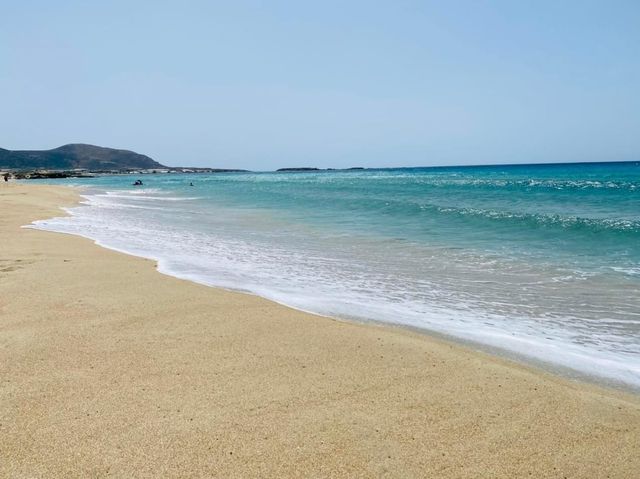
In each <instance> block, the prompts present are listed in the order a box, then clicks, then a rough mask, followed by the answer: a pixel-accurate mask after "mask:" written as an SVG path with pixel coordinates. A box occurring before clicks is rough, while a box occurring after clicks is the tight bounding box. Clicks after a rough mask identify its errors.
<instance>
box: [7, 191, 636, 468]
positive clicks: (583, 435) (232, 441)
mask: <svg viewBox="0 0 640 479" xmlns="http://www.w3.org/2000/svg"><path fill="white" fill-rule="evenodd" d="M77 200H78V195H77V193H76V192H75V191H73V190H71V189H67V188H64V187H52V186H35V185H23V184H16V183H10V184H7V185H5V184H3V185H0V208H1V211H2V214H1V215H0V477H8V478H56V477H64V478H70V477H149V478H157V477H182V478H184V477H239V478H240V477H242V478H245V477H434V478H454V477H456V478H462V477H464V478H467V477H477V478H484V477H492V478H501V477H504V478H519V477H535V478H546V477H549V478H565V477H566V478H607V477H608V478H635V477H638V474H639V472H638V471H640V399H639V398H638V397H637V396H634V395H631V394H627V393H623V392H619V391H614V390H609V389H605V388H601V387H598V386H595V385H591V384H584V383H578V382H573V381H569V380H566V379H564V378H560V377H556V376H553V375H551V374H549V373H546V372H542V371H538V370H536V369H534V368H529V367H525V366H522V365H518V364H515V363H512V362H509V361H506V360H503V359H500V358H495V357H492V356H490V355H488V354H485V353H481V352H476V351H473V350H471V349H468V348H465V347H463V346H459V345H456V344H451V343H448V342H446V341H442V340H440V339H434V338H431V337H429V336H427V335H423V334H418V333H412V332H410V331H405V330H402V329H397V328H392V327H382V326H376V325H361V324H351V323H347V322H341V321H335V320H332V319H328V318H324V317H318V316H314V315H311V314H306V313H302V312H299V311H296V310H292V309H289V308H286V307H284V306H281V305H278V304H275V303H272V302H270V301H267V300H264V299H261V298H258V297H255V296H250V295H245V294H240V293H234V292H228V291H224V290H219V289H214V288H209V287H205V286H201V285H197V284H193V283H190V282H187V281H182V280H179V279H176V278H172V277H169V276H165V275H162V274H160V273H158V272H157V271H156V269H155V264H154V262H153V261H149V260H145V259H140V258H136V257H132V256H128V255H124V254H120V253H117V252H114V251H110V250H106V249H103V248H100V247H99V246H96V245H95V244H93V242H91V241H90V240H87V239H83V238H80V237H75V236H69V235H63V234H56V233H49V232H43V231H36V230H30V229H24V228H21V226H22V225H26V224H29V223H30V222H31V221H33V220H36V219H40V218H46V217H51V216H56V215H58V216H59V215H61V214H62V212H61V210H60V207H61V206H65V205H71V204H74V203H75V202H77Z"/></svg>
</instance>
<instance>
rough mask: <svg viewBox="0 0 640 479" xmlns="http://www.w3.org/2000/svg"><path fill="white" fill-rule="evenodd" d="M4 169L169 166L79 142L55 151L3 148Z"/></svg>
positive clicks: (0, 160) (0, 151)
mask: <svg viewBox="0 0 640 479" xmlns="http://www.w3.org/2000/svg"><path fill="white" fill-rule="evenodd" d="M0 168H9V169H38V168H41V169H49V170H73V169H86V170H124V169H150V168H166V167H165V166H163V165H161V164H160V163H158V162H157V161H154V160H152V159H151V158H149V157H148V156H145V155H141V154H139V153H135V152H133V151H129V150H116V149H113V148H104V147H101V146H94V145H85V144H80V143H76V144H69V145H64V146H61V147H59V148H54V149H53V150H13V151H12V150H5V149H3V148H0Z"/></svg>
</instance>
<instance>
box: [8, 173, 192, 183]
mask: <svg viewBox="0 0 640 479" xmlns="http://www.w3.org/2000/svg"><path fill="white" fill-rule="evenodd" d="M2 177H3V178H4V181H5V182H7V181H9V173H5V174H4V175H2ZM191 186H193V185H191Z"/></svg>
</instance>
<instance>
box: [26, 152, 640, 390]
mask: <svg viewBox="0 0 640 479" xmlns="http://www.w3.org/2000/svg"><path fill="white" fill-rule="evenodd" d="M136 179H141V180H142V181H143V183H144V185H143V186H133V185H132V183H133V182H134V181H135V180H136ZM49 183H55V184H67V185H73V186H81V187H83V189H82V190H81V194H82V196H83V202H82V204H81V205H80V206H77V207H73V208H69V209H68V210H67V212H68V213H69V216H64V217H63V216H61V217H59V218H53V219H47V220H42V221H36V222H35V223H33V224H32V225H30V226H29V227H32V228H37V229H42V230H48V231H56V232H62V233H70V234H74V235H80V236H84V237H87V238H91V239H92V240H94V241H96V242H97V243H98V244H99V245H102V246H105V247H107V248H111V249H114V250H117V251H122V252H126V253H130V254H133V255H137V256H142V257H146V258H151V259H154V260H156V261H157V262H158V269H159V270H160V271H161V272H162V273H166V274H169V275H173V276H176V277H179V278H184V279H188V280H192V281H195V282H198V283H202V284H206V285H210V286H217V287H222V288H227V289H231V290H238V291H243V292H248V293H252V294H255V295H259V296H263V297H265V298H268V299H271V300H274V301H276V302H279V303H282V304H285V305H288V306H291V307H293V308H297V309H300V310H304V311H309V312H314V313H318V314H320V315H326V316H330V317H335V318H340V319H344V320H351V321H361V322H375V323H386V324H393V325H399V326H404V327H408V328H412V329H416V330H420V331H424V332H427V333H430V334H435V335H442V336H444V337H446V338H449V339H454V340H457V341H461V342H463V343H465V344H468V345H471V346H473V347H477V348H479V349H485V350H490V351H491V352H493V353H496V354H500V355H504V356H506V357H509V358H512V359H516V360H521V361H525V362H530V363H535V364H537V365H541V366H543V367H545V368H550V369H552V370H554V372H559V373H561V374H564V375H567V376H570V377H576V378H581V379H582V378H590V379H594V380H596V381H598V382H604V383H607V384H612V385H620V386H622V387H625V388H631V389H633V390H638V391H640V162H624V163H584V164H544V165H506V166H469V167H431V168H397V169H364V170H361V169H356V170H329V171H325V170H323V171H313V172H264V173H216V174H148V175H139V176H123V175H114V176H101V177H96V178H90V179H77V178H74V179H63V180H50V181H49ZM191 184H193V186H190V185H191Z"/></svg>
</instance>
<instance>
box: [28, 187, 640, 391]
mask: <svg viewBox="0 0 640 479" xmlns="http://www.w3.org/2000/svg"><path fill="white" fill-rule="evenodd" d="M55 186H57V185H55ZM60 186H62V187H65V188H71V189H73V190H74V191H76V193H78V192H79V193H78V195H79V197H80V198H85V197H84V196H83V195H82V192H83V191H84V190H86V189H87V188H91V187H87V186H64V185H60ZM80 198H79V199H78V201H77V202H76V203H75V204H73V205H71V206H69V208H75V207H78V206H80V203H81V202H82V200H81V199H80ZM67 209H68V208H63V209H62V210H63V211H64V213H65V216H69V215H72V214H71V213H69V212H68V211H67ZM58 216H60V215H58ZM46 219H49V218H46ZM46 219H45V220H46ZM23 227H25V228H33V229H35V230H41V231H45V232H53V233H62V234H69V235H72V236H78V237H81V238H85V239H87V240H89V241H91V242H93V243H94V244H95V245H97V246H99V247H101V248H105V249H108V250H111V251H115V252H118V253H121V254H125V255H129V256H133V257H136V258H143V259H146V260H149V261H154V262H155V263H156V270H157V271H158V272H159V273H161V274H164V275H167V276H170V277H173V278H178V279H181V280H185V281H189V282H192V283H195V284H199V285H204V286H207V287H211V288H215V289H220V290H224V291H228V292H235V293H240V294H248V295H251V296H256V297H259V298H262V299H264V300H266V301H269V302H272V303H276V304H278V305H281V306H283V307H286V308H290V309H293V310H296V311H299V312H302V313H306V314H310V315H313V316H318V317H323V318H327V319H332V320H336V321H346V322H350V323H356V324H362V325H376V326H381V327H391V328H396V329H399V330H405V331H410V332H412V333H417V334H422V335H426V336H428V337H430V338H432V339H433V338H437V339H439V340H442V341H445V342H446V343H453V344H456V345H459V346H462V347H464V348H468V349H471V350H474V351H480V352H482V353H486V354H489V355H490V356H492V357H497V358H500V359H503V360H506V361H509V362H514V363H515V364H518V365H521V366H524V367H530V368H533V369H534V370H536V371H544V372H546V373H549V374H552V375H554V376H560V377H562V378H564V379H568V380H571V381H579V382H584V383H588V384H593V385H596V386H601V387H605V388H610V389H613V390H617V391H621V392H626V393H630V394H634V395H640V383H638V382H633V381H632V380H631V379H630V378H629V379H627V380H625V379H623V378H622V376H617V377H616V376H611V375H605V374H598V373H597V372H595V371H594V370H593V369H592V370H587V369H586V368H585V369H579V368H578V367H577V366H575V365H576V361H577V359H576V358H574V359H573V360H572V361H571V363H573V364H571V365H570V364H569V363H568V362H562V361H560V360H559V359H558V357H554V359H543V357H542V354H541V353H540V352H538V353H536V354H531V353H530V354H527V353H526V352H524V351H523V350H522V348H515V347H508V346H505V345H504V344H499V343H500V342H499V341H492V340H491V336H485V337H484V341H483V339H480V337H479V336H476V337H469V336H462V335H456V334H455V333H454V332H449V331H446V330H438V329H429V328H428V327H421V326H415V325H411V324H405V323H402V322H395V321H388V320H383V319H375V318H371V317H364V316H362V317H357V316H339V315H332V314H326V313H323V312H321V311H313V310H311V309H305V308H303V307H299V306H296V305H295V304H290V303H288V302H287V301H286V300H281V299H278V298H275V297H273V296H269V295H268V294H261V293H259V292H256V291H252V290H250V289H242V288H240V287H234V286H224V285H221V284H216V283H215V282H211V281H208V280H207V279H203V278H202V277H201V276H198V275H193V274H185V273H180V272H176V271H172V270H171V268H170V267H168V266H167V265H166V264H165V263H166V262H167V259H166V258H164V257H159V256H154V255H152V254H145V253H144V252H135V251H130V250H127V249H126V248H119V247H115V246H110V245H108V244H106V243H104V242H102V241H101V240H99V239H96V238H94V237H91V236H89V235H85V234H83V233H82V232H78V231H74V232H66V231H59V230H56V229H48V228H47V227H40V226H38V225H33V224H28V225H24V226H23ZM533 346H534V347H535V346H538V344H535V343H534V344H533ZM564 353H565V355H566V354H568V350H567V351H564ZM580 353H582V354H583V356H582V357H584V352H579V351H578V352H576V351H573V352H572V356H575V355H579V354H580ZM601 360H602V358H601Z"/></svg>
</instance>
